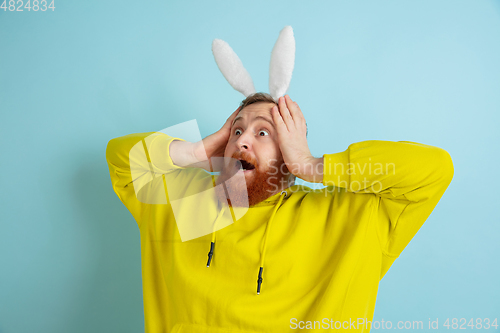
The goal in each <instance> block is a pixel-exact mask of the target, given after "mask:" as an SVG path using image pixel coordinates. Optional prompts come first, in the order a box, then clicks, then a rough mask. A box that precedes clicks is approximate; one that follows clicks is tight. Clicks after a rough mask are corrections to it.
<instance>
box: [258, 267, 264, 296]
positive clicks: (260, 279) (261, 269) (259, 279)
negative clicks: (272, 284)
mask: <svg viewBox="0 0 500 333" xmlns="http://www.w3.org/2000/svg"><path fill="white" fill-rule="evenodd" d="M263 270H264V267H261V268H260V269H259V278H258V279H257V295H260V285H261V284H262V271H263Z"/></svg>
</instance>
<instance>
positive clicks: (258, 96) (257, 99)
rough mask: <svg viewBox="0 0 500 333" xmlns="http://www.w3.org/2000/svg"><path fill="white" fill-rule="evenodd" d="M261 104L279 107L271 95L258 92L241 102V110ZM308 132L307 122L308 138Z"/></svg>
mask: <svg viewBox="0 0 500 333" xmlns="http://www.w3.org/2000/svg"><path fill="white" fill-rule="evenodd" d="M261 102H263V103H272V104H275V105H276V106H278V102H276V101H275V100H274V98H273V97H272V96H271V95H269V94H268V93H263V92H257V93H254V94H251V95H248V96H247V98H245V99H244V100H242V101H241V103H240V110H243V108H245V107H246V106H249V105H250V104H254V103H261ZM308 132H309V131H308V129H307V122H306V137H307V133H308Z"/></svg>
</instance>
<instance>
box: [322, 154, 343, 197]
mask: <svg viewBox="0 0 500 333" xmlns="http://www.w3.org/2000/svg"><path fill="white" fill-rule="evenodd" d="M348 166H349V149H346V150H345V151H343V152H340V153H335V154H324V155H323V185H325V186H332V185H333V186H336V187H344V188H348V187H349V174H348V173H347V170H348V169H349V168H348Z"/></svg>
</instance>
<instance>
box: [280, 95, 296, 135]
mask: <svg viewBox="0 0 500 333" xmlns="http://www.w3.org/2000/svg"><path fill="white" fill-rule="evenodd" d="M278 104H279V111H280V114H281V117H282V118H283V121H284V122H285V124H286V127H287V128H288V130H289V131H290V130H292V128H294V127H295V126H294V124H293V118H292V115H291V114H290V111H289V110H288V108H287V107H286V102H285V98H284V97H280V98H279V100H278Z"/></svg>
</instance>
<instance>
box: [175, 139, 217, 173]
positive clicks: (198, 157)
mask: <svg viewBox="0 0 500 333" xmlns="http://www.w3.org/2000/svg"><path fill="white" fill-rule="evenodd" d="M169 152H170V158H171V159H172V162H173V163H174V164H175V165H178V166H180V167H197V168H203V169H205V170H210V165H209V164H208V161H207V158H206V153H205V154H204V150H203V145H202V143H201V141H200V142H196V143H193V142H188V141H180V140H174V141H172V143H171V144H170V149H169ZM203 155H205V156H203Z"/></svg>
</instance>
